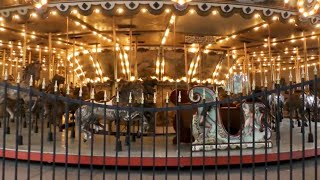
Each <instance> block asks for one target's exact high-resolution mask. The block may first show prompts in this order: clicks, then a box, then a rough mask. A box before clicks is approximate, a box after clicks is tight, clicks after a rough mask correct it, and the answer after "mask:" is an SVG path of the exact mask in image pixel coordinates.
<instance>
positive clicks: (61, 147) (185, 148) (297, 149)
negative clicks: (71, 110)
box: [0, 119, 320, 166]
mask: <svg viewBox="0 0 320 180" xmlns="http://www.w3.org/2000/svg"><path fill="white" fill-rule="evenodd" d="M317 126H318V127H317V131H318V137H319V133H320V123H318V124H317ZM308 129H309V128H308V127H306V128H305V137H304V138H302V133H301V132H300V131H301V129H300V127H299V128H298V127H295V128H294V129H293V133H292V139H293V143H292V150H293V152H292V159H301V158H303V157H305V158H307V157H313V156H315V143H314V142H313V143H308V133H309V130H308ZM314 130H315V126H314V123H312V132H313V135H314V136H315V133H314ZM158 131H159V132H162V131H163V128H157V132H158ZM170 131H171V132H172V129H170ZM14 132H15V128H14V127H13V125H11V134H6V144H5V151H3V142H4V141H3V128H1V129H0V135H1V136H0V156H2V157H3V156H5V157H6V158H10V159H15V158H16V155H17V158H18V159H20V160H28V132H27V129H24V132H23V138H24V139H23V143H24V144H23V145H20V146H18V152H17V154H16V151H15V146H16V145H15V144H16V143H15V134H14ZM47 132H48V129H47V128H45V132H44V142H43V154H41V151H40V150H41V141H40V139H41V138H40V137H41V133H40V130H39V133H37V134H36V133H33V132H32V133H31V141H30V144H31V146H30V152H31V153H30V157H29V158H30V160H31V161H40V160H41V157H42V158H43V161H45V162H53V160H55V162H56V163H65V162H66V160H67V162H68V163H70V164H77V163H78V160H79V162H80V163H81V164H90V163H92V164H94V165H103V164H104V160H105V164H106V165H112V166H113V165H116V164H118V165H120V166H127V165H130V166H141V165H142V166H153V165H155V166H165V165H168V166H178V165H180V166H190V165H192V166H202V165H203V164H205V165H215V164H217V165H227V164H240V163H243V164H248V163H252V162H256V163H261V162H265V161H268V162H274V161H277V160H278V159H279V160H280V161H283V160H289V159H290V146H291V144H290V128H289V120H288V119H284V120H283V122H282V123H281V127H280V132H281V139H280V148H278V146H277V143H276V137H275V133H274V132H273V135H272V143H273V147H272V148H267V154H266V155H265V148H262V149H254V150H253V149H252V148H251V149H243V150H240V149H235V150H217V151H216V150H213V151H206V152H205V153H203V152H202V151H200V152H192V153H191V149H190V144H180V147H178V146H177V145H173V144H172V139H173V137H174V136H173V135H172V134H171V135H168V138H167V139H166V137H165V136H163V135H157V136H155V141H154V139H153V137H152V136H151V137H150V136H143V138H137V139H136V142H131V145H130V151H129V146H126V145H124V139H125V137H124V136H121V141H122V151H120V152H118V153H116V151H115V137H114V136H109V135H106V143H105V144H106V145H105V148H106V151H105V157H104V155H103V152H104V151H103V145H104V141H103V137H104V136H103V135H95V136H94V141H93V143H92V145H93V151H91V141H87V142H83V141H82V140H81V141H80V142H81V154H80V156H78V152H79V148H78V144H79V139H78V138H77V137H76V138H75V139H70V138H69V139H68V146H66V141H65V132H57V136H56V142H55V143H56V149H55V154H54V148H53V147H54V142H52V141H51V142H48V141H47ZM69 135H70V131H69ZM76 136H77V130H76ZM302 139H304V141H305V151H302V149H303V146H302ZM314 140H317V141H318V147H317V153H318V154H320V148H319V144H320V138H316V137H314ZM142 141H143V146H141V144H142V143H141V142H142ZM166 142H167V143H166ZM153 144H155V148H154V146H153ZM166 145H167V151H166ZM66 147H68V148H66ZM178 148H180V158H178ZM141 149H142V151H141ZM66 150H68V152H67V153H66ZM278 150H279V151H280V154H279V156H278V153H277V152H278ZM129 152H130V154H129ZM91 153H92V156H91ZM216 153H217V156H216ZM241 153H242V155H241ZM153 154H155V157H154V158H153ZM228 154H229V155H230V157H229V156H228ZM253 154H254V156H253ZM166 155H167V157H168V158H166ZM203 155H205V158H203ZM129 157H130V158H129ZM79 158H80V159H79ZM191 160H192V161H191Z"/></svg>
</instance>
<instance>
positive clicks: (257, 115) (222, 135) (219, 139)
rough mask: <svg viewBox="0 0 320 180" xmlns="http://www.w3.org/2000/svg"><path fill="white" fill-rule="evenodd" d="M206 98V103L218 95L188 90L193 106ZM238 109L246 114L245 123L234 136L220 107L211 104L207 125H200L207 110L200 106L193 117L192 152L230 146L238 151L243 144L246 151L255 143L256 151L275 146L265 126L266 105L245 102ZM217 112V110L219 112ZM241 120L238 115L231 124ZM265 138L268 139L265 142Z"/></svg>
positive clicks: (211, 91) (203, 88) (210, 91)
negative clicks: (222, 115) (224, 122)
mask: <svg viewBox="0 0 320 180" xmlns="http://www.w3.org/2000/svg"><path fill="white" fill-rule="evenodd" d="M204 96H205V102H206V103H212V102H214V101H215V97H216V95H215V93H214V91H213V90H211V89H209V88H207V87H194V88H192V89H191V90H190V91H189V98H190V100H191V101H192V102H194V103H199V104H201V103H202V102H201V101H202V99H204V98H203V97H204ZM194 97H196V99H194ZM253 107H254V108H253ZM238 108H239V111H242V112H243V124H242V125H241V126H242V127H239V132H238V133H237V134H234V135H233V134H229V132H228V131H227V130H226V127H225V126H224V124H223V122H222V121H223V120H222V118H221V113H220V107H216V106H215V105H212V106H211V107H210V108H208V110H207V114H206V115H205V119H204V121H205V123H204V125H201V122H200V121H201V118H202V117H201V116H202V115H203V109H204V108H203V107H198V111H197V113H196V114H194V116H193V122H192V129H193V136H194V139H195V141H194V142H193V151H199V150H203V148H204V149H205V150H212V149H214V148H215V147H216V146H217V148H218V149H226V148H228V147H230V148H236V147H240V146H241V145H240V142H241V141H242V147H243V148H247V147H252V146H253V144H255V148H259V147H265V146H267V147H270V146H272V144H271V142H270V140H269V139H270V138H271V130H270V129H269V128H268V127H266V126H265V124H264V121H263V120H264V112H263V111H264V110H265V105H264V104H262V103H260V102H256V103H248V102H244V103H242V106H241V107H238ZM216 109H217V110H218V111H216ZM253 111H254V117H253ZM239 114H241V113H239ZM217 117H218V118H217ZM241 119H242V118H241V117H240V116H239V119H232V120H231V119H230V120H231V121H230V122H232V121H237V120H238V121H241ZM265 130H267V132H265ZM216 133H217V136H216ZM253 133H254V137H253ZM265 137H267V138H266V139H265ZM228 140H229V144H228ZM266 142H267V144H266ZM203 143H205V144H203Z"/></svg>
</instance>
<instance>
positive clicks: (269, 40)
mask: <svg viewBox="0 0 320 180" xmlns="http://www.w3.org/2000/svg"><path fill="white" fill-rule="evenodd" d="M268 34H269V35H268V51H269V61H270V62H271V82H272V84H274V61H272V55H271V39H270V38H271V37H270V36H271V31H270V25H268Z"/></svg>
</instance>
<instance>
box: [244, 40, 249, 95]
mask: <svg viewBox="0 0 320 180" xmlns="http://www.w3.org/2000/svg"><path fill="white" fill-rule="evenodd" d="M243 46H244V62H243V63H244V65H245V67H246V68H245V69H244V70H243V72H244V74H245V76H246V77H247V83H246V86H245V87H246V89H245V90H246V92H245V93H246V95H247V94H249V84H250V83H249V82H250V81H249V61H248V56H247V46H246V43H243Z"/></svg>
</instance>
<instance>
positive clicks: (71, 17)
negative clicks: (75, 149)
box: [0, 0, 320, 83]
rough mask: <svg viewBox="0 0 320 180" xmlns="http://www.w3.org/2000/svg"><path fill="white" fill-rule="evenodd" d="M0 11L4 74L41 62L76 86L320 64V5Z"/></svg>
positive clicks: (240, 2) (5, 0)
mask: <svg viewBox="0 0 320 180" xmlns="http://www.w3.org/2000/svg"><path fill="white" fill-rule="evenodd" d="M39 3H40V5H39ZM41 3H43V4H41ZM0 7H1V10H0V21H1V24H0V40H1V44H0V45H1V48H0V53H1V57H0V58H1V59H2V61H1V62H0V64H1V66H2V69H1V70H2V73H3V72H4V69H8V70H9V72H10V73H11V74H13V75H16V74H17V72H19V71H20V70H21V68H22V67H23V66H25V65H26V64H28V63H30V62H33V61H41V63H42V64H43V65H42V66H43V70H44V71H43V75H44V76H45V77H46V78H50V77H52V76H53V75H54V74H63V75H66V76H68V78H69V80H68V81H69V82H70V81H80V82H88V81H96V82H97V81H107V80H119V79H127V80H135V79H138V78H148V77H152V78H158V79H160V80H163V81H172V82H173V81H197V82H204V81H206V82H209V83H212V82H215V83H221V82H223V81H224V80H226V79H228V77H229V76H231V75H232V74H233V73H245V74H247V75H249V74H251V76H252V77H255V76H257V77H258V75H259V73H260V74H261V73H266V72H272V73H271V74H268V77H269V78H272V77H273V80H274V78H275V77H276V74H277V73H280V72H281V71H283V73H285V71H288V70H290V69H291V70H293V69H297V68H303V67H304V68H306V67H310V66H313V65H315V64H319V62H320V56H319V53H320V51H319V38H318V37H319V27H320V26H319V25H318V22H319V16H318V14H317V10H318V8H319V3H318V2H317V1H290V2H289V1H286V0H284V1H276V0H274V1H264V0H256V1H255V0H236V1H232V0H230V1H213V0H212V1H189V2H186V3H184V4H179V3H176V2H173V1H107V2H106V1H86V2H84V1H59V0H56V1H54V0H53V1H49V2H46V1H31V0H25V1H23V0H22V1H20V0H16V1H12V0H2V1H1V2H0ZM305 70H306V71H308V68H307V69H305ZM255 74H257V75H255ZM259 77H260V78H262V75H261V76H259Z"/></svg>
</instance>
